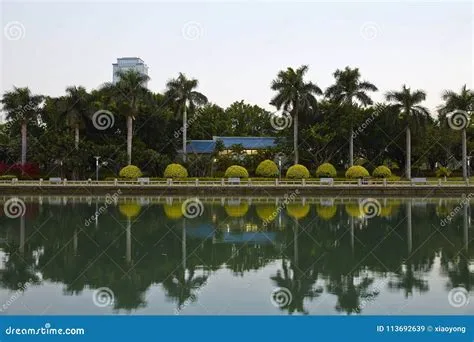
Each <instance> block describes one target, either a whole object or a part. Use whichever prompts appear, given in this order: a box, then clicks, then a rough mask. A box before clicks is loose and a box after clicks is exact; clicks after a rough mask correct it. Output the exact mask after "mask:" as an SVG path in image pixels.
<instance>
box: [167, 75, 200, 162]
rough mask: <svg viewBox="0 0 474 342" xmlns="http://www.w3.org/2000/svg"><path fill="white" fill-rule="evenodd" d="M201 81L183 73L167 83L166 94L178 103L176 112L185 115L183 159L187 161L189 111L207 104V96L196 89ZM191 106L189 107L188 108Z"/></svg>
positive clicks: (192, 111)
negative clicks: (189, 77) (187, 76)
mask: <svg viewBox="0 0 474 342" xmlns="http://www.w3.org/2000/svg"><path fill="white" fill-rule="evenodd" d="M198 85H199V83H198V80H196V79H188V78H186V76H185V75H184V74H183V73H179V76H178V77H177V78H175V79H172V80H170V81H168V83H167V84H166V87H167V91H166V94H165V96H166V97H167V98H168V99H170V100H172V101H173V102H174V103H175V104H176V107H177V108H176V112H177V113H176V114H177V116H179V115H180V114H181V113H182V115H183V160H184V161H186V139H187V128H188V127H187V126H188V124H187V121H188V118H187V111H188V110H189V112H191V113H194V110H195V108H196V106H201V105H205V104H206V103H207V97H206V96H204V95H203V94H201V93H200V92H198V91H196V90H195V89H196V88H197V87H198ZM188 107H189V108H188Z"/></svg>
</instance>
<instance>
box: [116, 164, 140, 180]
mask: <svg viewBox="0 0 474 342" xmlns="http://www.w3.org/2000/svg"><path fill="white" fill-rule="evenodd" d="M119 176H120V177H121V178H128V179H137V178H138V177H141V176H143V173H142V172H141V171H140V168H139V167H138V166H135V165H128V166H125V167H124V168H122V170H120V172H119Z"/></svg>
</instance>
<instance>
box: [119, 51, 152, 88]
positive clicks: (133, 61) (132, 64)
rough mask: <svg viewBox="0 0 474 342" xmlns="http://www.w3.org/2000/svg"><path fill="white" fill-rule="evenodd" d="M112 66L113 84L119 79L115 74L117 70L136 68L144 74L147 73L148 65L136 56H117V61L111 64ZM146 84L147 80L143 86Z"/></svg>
mask: <svg viewBox="0 0 474 342" xmlns="http://www.w3.org/2000/svg"><path fill="white" fill-rule="evenodd" d="M112 68H113V78H112V82H113V83H114V84H115V83H117V82H118V81H119V80H120V77H118V76H117V72H118V71H126V70H131V69H133V70H136V71H138V72H139V73H142V74H144V75H148V66H147V65H146V64H145V62H144V61H143V60H142V59H141V58H138V57H122V58H117V63H113V64H112ZM147 86H148V82H146V83H145V87H147Z"/></svg>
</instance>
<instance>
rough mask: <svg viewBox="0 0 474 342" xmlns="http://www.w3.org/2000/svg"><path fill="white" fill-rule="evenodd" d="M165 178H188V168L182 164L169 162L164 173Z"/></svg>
mask: <svg viewBox="0 0 474 342" xmlns="http://www.w3.org/2000/svg"><path fill="white" fill-rule="evenodd" d="M163 177H165V178H186V177H188V170H186V168H185V167H184V166H183V165H181V164H169V165H168V166H167V167H166V169H165V172H164V173H163Z"/></svg>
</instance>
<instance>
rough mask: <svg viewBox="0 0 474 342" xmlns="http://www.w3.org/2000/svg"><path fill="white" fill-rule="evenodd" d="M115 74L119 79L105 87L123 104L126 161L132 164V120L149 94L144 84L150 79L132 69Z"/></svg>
mask: <svg viewBox="0 0 474 342" xmlns="http://www.w3.org/2000/svg"><path fill="white" fill-rule="evenodd" d="M116 75H117V76H118V77H119V81H118V82H117V83H116V84H106V86H105V88H109V89H110V90H112V91H113V93H114V95H115V97H116V100H117V101H118V102H120V103H121V104H123V105H124V106H125V111H124V114H125V116H126V117H127V158H128V160H127V162H128V165H130V164H132V137H133V120H134V119H135V117H136V116H137V115H138V114H139V109H140V105H141V104H142V103H143V102H144V100H145V99H146V98H147V96H148V95H149V91H148V89H147V88H146V86H145V85H146V83H147V82H148V81H149V80H150V77H149V76H148V75H145V74H142V73H141V72H138V71H136V70H133V69H130V70H119V71H118V72H117V73H116ZM120 107H122V106H120Z"/></svg>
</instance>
